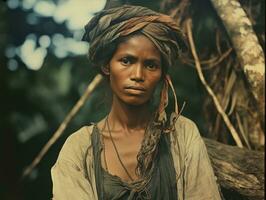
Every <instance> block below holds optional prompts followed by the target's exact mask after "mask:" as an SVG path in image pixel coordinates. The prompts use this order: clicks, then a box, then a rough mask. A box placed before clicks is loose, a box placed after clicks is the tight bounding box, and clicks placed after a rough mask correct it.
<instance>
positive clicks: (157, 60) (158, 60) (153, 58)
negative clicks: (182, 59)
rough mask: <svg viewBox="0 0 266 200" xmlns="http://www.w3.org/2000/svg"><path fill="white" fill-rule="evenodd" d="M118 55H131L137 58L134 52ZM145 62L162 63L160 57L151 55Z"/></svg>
mask: <svg viewBox="0 0 266 200" xmlns="http://www.w3.org/2000/svg"><path fill="white" fill-rule="evenodd" d="M118 57H130V58H133V59H136V58H137V56H135V55H133V54H130V53H121V54H118ZM145 62H156V63H161V59H158V58H155V57H150V58H147V59H145Z"/></svg>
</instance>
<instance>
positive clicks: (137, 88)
mask: <svg viewBox="0 0 266 200" xmlns="http://www.w3.org/2000/svg"><path fill="white" fill-rule="evenodd" d="M125 89H130V90H140V91H146V89H145V88H144V87H140V86H127V87H125Z"/></svg>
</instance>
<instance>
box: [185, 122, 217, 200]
mask: <svg viewBox="0 0 266 200" xmlns="http://www.w3.org/2000/svg"><path fill="white" fill-rule="evenodd" d="M188 134H190V135H189V137H188V138H189V139H188V140H187V141H186V157H185V171H184V190H185V199H186V200H220V199H221V196H220V193H219V190H218V185H217V183H216V177H215V175H214V172H213V169H212V166H211V162H210V160H209V157H208V153H207V149H206V146H205V144H204V142H203V139H202V138H201V136H200V134H199V131H198V128H197V126H196V125H195V124H194V123H192V127H190V131H189V132H188Z"/></svg>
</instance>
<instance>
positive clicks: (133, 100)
mask: <svg viewBox="0 0 266 200" xmlns="http://www.w3.org/2000/svg"><path fill="white" fill-rule="evenodd" d="M121 100H122V101H123V102H124V103H125V104H127V105H130V106H142V105H145V104H147V103H148V102H149V99H143V98H139V97H134V96H133V97H129V98H126V99H121Z"/></svg>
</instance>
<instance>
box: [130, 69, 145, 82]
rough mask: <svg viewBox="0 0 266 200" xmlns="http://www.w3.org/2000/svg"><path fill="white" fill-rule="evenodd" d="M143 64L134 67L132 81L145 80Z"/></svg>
mask: <svg viewBox="0 0 266 200" xmlns="http://www.w3.org/2000/svg"><path fill="white" fill-rule="evenodd" d="M143 70H144V69H143V67H142V66H141V65H135V66H134V67H132V71H131V77H130V79H131V80H132V81H136V82H143V81H144V71H143Z"/></svg>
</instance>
